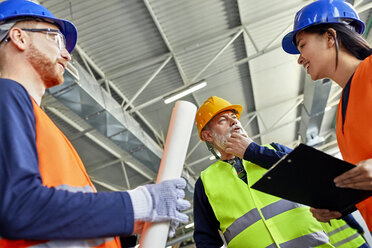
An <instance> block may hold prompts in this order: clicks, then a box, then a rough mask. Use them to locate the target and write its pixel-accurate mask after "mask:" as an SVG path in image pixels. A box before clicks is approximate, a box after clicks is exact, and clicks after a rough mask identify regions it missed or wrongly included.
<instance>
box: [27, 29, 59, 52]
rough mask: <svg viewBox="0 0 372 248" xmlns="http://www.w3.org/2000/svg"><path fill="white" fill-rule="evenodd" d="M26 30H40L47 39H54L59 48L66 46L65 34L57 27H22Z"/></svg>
mask: <svg viewBox="0 0 372 248" xmlns="http://www.w3.org/2000/svg"><path fill="white" fill-rule="evenodd" d="M22 30H23V31H26V32H40V33H44V34H46V38H47V39H48V40H51V41H54V42H55V43H57V46H58V48H59V50H61V51H62V50H63V49H65V48H66V39H65V36H64V35H63V34H62V33H61V32H60V31H59V30H57V29H50V28H22Z"/></svg>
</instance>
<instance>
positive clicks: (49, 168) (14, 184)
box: [0, 0, 190, 248]
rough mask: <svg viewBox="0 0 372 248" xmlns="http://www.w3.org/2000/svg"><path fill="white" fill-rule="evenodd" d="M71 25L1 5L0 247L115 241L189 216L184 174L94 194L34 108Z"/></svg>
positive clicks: (52, 80) (62, 55) (53, 76)
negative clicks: (145, 227)
mask: <svg viewBox="0 0 372 248" xmlns="http://www.w3.org/2000/svg"><path fill="white" fill-rule="evenodd" d="M76 41H77V30H76V28H75V26H74V25H73V24H72V23H71V22H69V21H66V20H62V19H58V18H56V17H54V16H53V14H52V13H51V12H50V11H49V10H47V9H46V8H45V7H43V6H41V5H39V4H36V3H33V2H31V1H27V0H8V1H4V2H2V3H0V76H1V77H0V111H1V112H0V140H1V144H2V145H1V148H0V247H4V248H6V247H12V248H14V247H63V248H68V247H110V248H111V247H121V244H120V241H119V238H118V236H130V235H131V234H134V233H140V232H141V230H142V227H143V222H145V221H149V222H159V221H170V222H171V230H170V233H169V234H170V236H172V235H174V231H175V228H176V227H177V225H178V223H179V222H187V221H188V217H187V215H185V214H182V213H181V212H180V211H182V210H185V209H187V208H189V207H190V203H189V202H188V201H186V200H184V199H183V198H184V196H185V193H184V188H185V186H186V182H185V180H184V179H181V178H179V179H173V180H168V181H164V182H162V183H160V184H149V185H144V186H140V187H138V188H136V189H134V190H131V191H127V192H100V193H97V192H96V190H95V187H94V185H93V184H92V182H91V181H90V179H89V176H88V175H87V172H86V170H85V168H84V165H83V163H82V161H81V159H80V157H79V156H78V154H77V152H76V151H75V149H74V148H73V146H72V145H71V144H70V142H69V141H68V140H67V138H66V137H65V136H64V135H63V134H62V132H61V131H60V130H59V129H58V128H57V126H55V125H54V123H53V122H52V121H51V120H50V119H49V117H48V116H47V115H46V114H45V112H44V111H43V110H42V109H41V108H40V103H41V98H42V96H43V94H44V93H45V90H46V89H48V88H50V87H53V86H56V85H60V84H62V83H63V80H64V79H63V73H64V70H65V68H66V65H67V63H68V62H69V61H70V60H71V56H70V53H71V52H72V50H73V49H74V47H75V45H76Z"/></svg>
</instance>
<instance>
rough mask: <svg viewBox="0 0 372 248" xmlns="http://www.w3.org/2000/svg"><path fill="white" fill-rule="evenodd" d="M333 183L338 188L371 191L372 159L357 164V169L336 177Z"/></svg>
mask: <svg viewBox="0 0 372 248" xmlns="http://www.w3.org/2000/svg"><path fill="white" fill-rule="evenodd" d="M334 182H335V184H336V186H337V187H340V188H352V189H361V190H372V159H367V160H364V161H361V162H359V163H358V164H357V167H355V168H353V169H351V170H349V171H347V172H345V173H343V174H342V175H340V176H338V177H336V178H335V179H334Z"/></svg>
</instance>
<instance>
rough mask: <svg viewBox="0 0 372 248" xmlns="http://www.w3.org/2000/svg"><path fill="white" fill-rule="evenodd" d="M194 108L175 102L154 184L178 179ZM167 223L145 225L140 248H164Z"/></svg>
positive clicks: (181, 102) (184, 102)
mask: <svg viewBox="0 0 372 248" xmlns="http://www.w3.org/2000/svg"><path fill="white" fill-rule="evenodd" d="M195 114H196V106H195V105H194V104H192V103H190V102H187V101H177V102H176V104H175V106H174V108H173V111H172V116H171V119H170V122H169V127H168V133H167V138H166V141H165V146H164V151H163V156H162V158H161V162H160V167H159V172H158V176H157V178H156V183H160V182H162V181H164V180H168V179H174V178H179V177H180V176H181V173H182V168H183V164H184V162H185V158H186V152H187V148H188V146H189V141H190V136H191V131H192V127H193V124H194V118H195ZM168 230H169V221H167V222H159V223H149V222H147V223H145V226H144V228H143V232H142V235H141V240H140V247H141V248H164V247H165V245H166V242H167V237H168Z"/></svg>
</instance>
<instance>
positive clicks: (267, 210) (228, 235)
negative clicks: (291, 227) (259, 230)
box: [224, 199, 299, 243]
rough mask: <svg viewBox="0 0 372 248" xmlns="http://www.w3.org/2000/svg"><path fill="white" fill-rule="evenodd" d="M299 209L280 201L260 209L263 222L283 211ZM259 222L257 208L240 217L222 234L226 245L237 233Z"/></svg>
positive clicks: (291, 203) (290, 203)
mask: <svg viewBox="0 0 372 248" xmlns="http://www.w3.org/2000/svg"><path fill="white" fill-rule="evenodd" d="M297 207H299V205H298V204H296V203H294V202H291V201H287V200H284V199H281V200H279V201H277V202H274V203H272V204H270V205H268V206H266V207H264V208H262V209H261V212H262V215H263V216H264V218H265V220H267V219H270V218H272V217H274V216H276V215H278V214H281V213H283V212H285V211H288V210H291V209H294V208H297ZM259 220H261V216H260V213H259V212H258V210H257V208H254V209H252V210H251V211H249V212H248V213H246V214H244V215H243V216H242V217H240V218H238V219H237V220H235V221H234V223H232V224H231V225H230V226H229V227H228V228H227V229H226V231H225V232H224V237H225V240H226V242H227V243H230V241H231V240H232V239H233V238H234V237H235V236H236V235H238V234H239V233H241V232H242V231H244V230H245V229H246V228H248V227H249V226H251V225H253V224H254V223H256V222H257V221H259Z"/></svg>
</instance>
